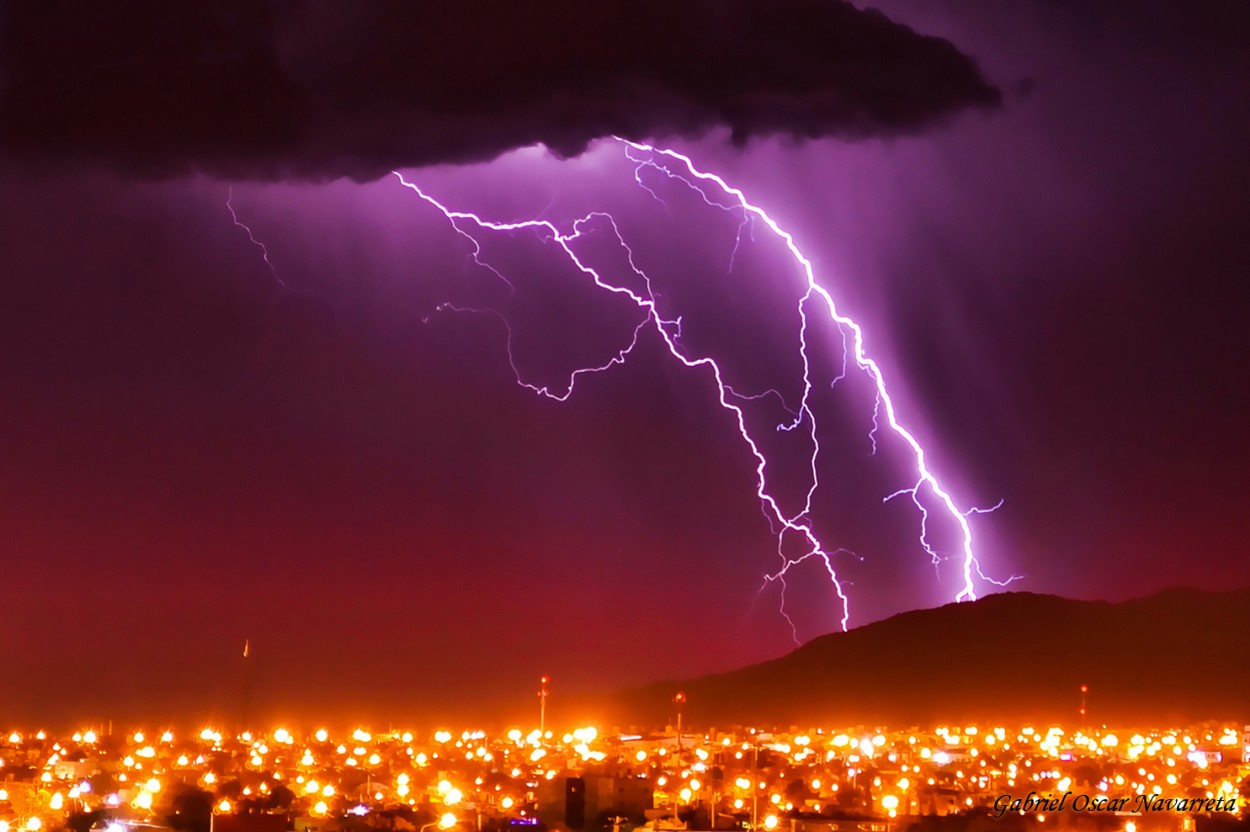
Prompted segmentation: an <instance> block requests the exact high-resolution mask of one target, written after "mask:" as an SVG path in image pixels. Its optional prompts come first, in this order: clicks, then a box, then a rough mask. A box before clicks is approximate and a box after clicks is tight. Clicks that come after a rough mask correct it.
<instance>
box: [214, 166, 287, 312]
mask: <svg viewBox="0 0 1250 832" xmlns="http://www.w3.org/2000/svg"><path fill="white" fill-rule="evenodd" d="M226 210H227V211H229V212H230V219H231V220H232V221H233V222H234V226H235V228H241V229H242V230H243V233H245V234H247V239H248V240H250V241H251V243H252V245H254V246H256V247H257V248H258V249H260V258H261V260H263V261H265V267H266V268H268V269H269V274H271V275H273V279H274V282H275V283H277V284H278V285H279V286H281V287H282V288H283V289H285V288H286V284H285V283H283V282H282V278H280V277H278V270H277V269H276V268H274V265H273V261H271V260H270V259H269V248H268V246H266V245H265V244H264V243H262V242H261V241H260V240H258V239H256V235H255V234H253V233H252V228H251V226H249V225H247V224H246V223H244V222H243V221H242V220H240V219H239V215H238V213H237V212H236V211H235V210H234V187H233V186H231V187H230V189H229V190H227V191H226Z"/></svg>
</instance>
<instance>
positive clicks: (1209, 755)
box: [0, 725, 1246, 832]
mask: <svg viewBox="0 0 1250 832" xmlns="http://www.w3.org/2000/svg"><path fill="white" fill-rule="evenodd" d="M119 740H120V741H119ZM1243 745H1244V743H1243V737H1242V734H1241V733H1240V731H1238V730H1237V729H1235V728H1234V727H1232V726H1218V727H1211V726H1205V727H1195V728H1189V729H1175V730H1152V731H1147V730H1140V729H1137V730H1127V729H1126V730H1118V729H1117V730H1112V729H1105V728H1104V729H1069V728H1064V727H1062V726H1045V727H1040V726H1021V727H1017V728H1011V729H1008V728H1007V727H1005V726H992V727H979V726H971V725H969V726H960V727H954V726H940V727H937V728H935V729H933V730H930V731H926V732H918V731H914V730H913V731H906V732H898V731H887V730H865V729H862V728H857V729H846V730H826V729H823V728H817V729H812V730H809V731H802V732H791V733H786V734H781V733H767V732H761V731H755V730H741V731H736V732H734V733H729V734H718V735H715V736H711V735H704V736H698V735H696V736H689V735H686V736H679V735H677V734H676V733H668V734H659V735H654V736H641V735H616V736H612V735H604V734H603V733H602V732H601V731H599V730H598V729H596V728H594V727H591V726H583V727H578V728H576V729H573V730H570V731H567V732H563V733H559V734H557V733H555V732H552V731H550V730H547V731H541V730H538V729H532V730H525V729H522V728H513V729H510V730H508V731H506V732H503V733H501V734H498V735H493V734H487V733H486V732H484V731H462V732H459V733H455V732H452V731H450V730H438V731H435V732H433V733H431V734H428V735H425V736H424V737H423V738H422V737H418V736H417V734H416V733H414V732H412V731H403V732H374V731H369V730H366V729H364V728H360V729H356V730H355V731H353V732H351V733H350V734H349V735H347V736H345V737H342V738H335V737H334V736H333V735H332V733H331V732H330V731H329V730H327V729H322V728H319V729H316V730H314V731H311V732H308V733H306V734H305V733H303V732H299V731H295V730H293V729H291V728H288V727H279V728H276V729H274V730H273V731H271V732H268V733H266V734H263V735H261V734H251V733H248V732H244V733H241V734H238V735H236V736H229V735H228V733H227V732H223V731H221V730H219V729H216V728H205V729H204V730H203V731H201V732H199V733H198V734H191V735H188V736H177V737H176V736H175V734H174V732H171V731H164V732H162V733H161V734H160V735H159V738H157V739H155V740H151V741H149V739H148V738H147V736H146V735H145V732H143V731H138V732H135V733H133V734H130V735H129V736H125V737H121V738H116V737H110V738H109V742H107V743H105V742H101V741H100V732H99V731H98V730H97V731H92V730H86V731H81V732H75V733H74V734H73V735H72V736H69V737H65V738H60V739H58V738H54V737H50V736H49V735H48V734H47V733H46V732H42V731H40V732H37V733H35V734H31V735H26V734H23V733H22V732H21V731H14V732H12V733H11V734H9V736H8V741H7V742H6V743H3V744H0V764H3V767H7V768H10V769H11V770H12V769H15V768H16V767H18V766H19V765H27V764H33V766H32V768H33V770H35V771H36V772H37V773H36V774H35V775H34V776H33V778H32V779H31V780H30V782H25V781H23V780H21V779H9V780H6V781H5V782H6V785H5V788H4V789H0V832H23V830H25V832H40V830H42V829H44V828H48V829H55V828H60V827H61V826H63V825H64V823H65V820H66V818H67V817H68V816H69V815H71V814H72V813H75V812H85V811H93V810H103V811H104V812H105V813H106V814H107V816H108V817H109V818H110V821H109V822H110V823H112V824H115V825H117V828H112V827H110V829H109V832H127V829H126V827H127V825H128V824H133V823H141V822H149V821H151V820H153V819H154V818H159V817H160V816H161V813H162V812H163V811H168V799H169V796H170V795H171V794H172V793H177V792H179V791H183V790H186V789H188V788H196V789H201V790H203V791H204V792H206V793H208V794H210V795H212V796H213V802H212V806H213V811H214V812H215V813H217V814H232V813H236V812H243V811H256V810H257V807H258V806H262V805H269V804H267V803H264V804H263V803H262V802H261V800H260V799H261V798H266V799H271V798H275V797H276V796H277V795H278V794H279V792H280V790H285V791H286V792H287V797H286V803H285V804H283V806H282V810H283V811H286V812H292V813H296V814H302V815H304V816H305V817H306V818H308V819H309V823H311V824H313V825H315V824H316V823H317V822H318V820H319V819H320V820H329V819H333V818H337V817H344V816H346V815H348V814H355V815H361V814H368V813H370V812H373V811H376V810H380V809H388V808H397V807H398V808H405V807H406V808H408V809H411V810H414V811H421V812H425V813H426V816H427V817H429V818H430V822H429V823H428V824H427V825H428V826H429V827H430V828H433V827H435V826H437V827H438V828H440V829H450V828H451V827H453V826H456V825H457V823H459V820H458V819H459V818H462V817H473V818H481V817H497V818H507V817H530V818H533V817H535V816H536V815H537V814H538V813H539V812H540V809H541V807H540V806H539V805H538V794H539V792H540V788H541V785H542V783H543V782H544V781H552V780H555V779H556V778H559V777H566V776H595V775H600V776H606V777H617V778H620V777H628V778H634V779H638V780H640V781H645V783H646V784H647V785H649V786H650V788H651V789H652V794H653V804H654V806H655V807H658V808H661V809H664V808H668V809H671V810H672V811H673V812H674V813H675V814H681V813H682V812H684V811H689V810H694V809H696V808H698V809H703V810H705V811H712V812H715V813H717V814H718V815H719V816H720V817H721V818H733V819H735V820H737V821H738V822H739V823H740V824H742V825H744V826H746V825H750V826H754V827H760V826H762V827H763V828H765V829H774V828H776V827H778V825H779V824H780V823H781V822H782V821H783V820H785V819H786V818H798V817H805V816H810V815H815V816H821V815H829V814H830V813H833V814H835V815H836V814H837V813H838V812H844V813H845V812H854V813H861V814H869V815H872V816H878V817H884V818H894V817H900V816H906V815H916V814H950V813H958V812H978V811H993V809H994V806H995V804H996V802H998V803H1000V804H1001V803H1002V798H1003V796H1004V795H1007V796H1010V795H1016V794H1019V795H1022V796H1023V795H1029V796H1032V798H1033V799H1034V800H1035V801H1043V800H1052V801H1053V800H1057V799H1058V798H1059V797H1061V796H1062V795H1063V794H1065V793H1073V792H1074V791H1080V792H1081V794H1082V795H1084V796H1085V799H1086V801H1087V802H1091V801H1092V802H1096V801H1098V800H1100V799H1103V798H1105V799H1106V800H1116V799H1123V800H1126V801H1127V800H1133V799H1138V798H1140V799H1141V800H1143V801H1146V802H1147V803H1150V804H1151V805H1153V803H1154V802H1158V803H1160V804H1162V803H1164V802H1166V801H1169V800H1170V801H1172V804H1168V805H1173V804H1175V803H1176V801H1177V800H1181V799H1183V800H1185V801H1186V803H1185V804H1184V805H1186V806H1188V805H1189V802H1190V801H1199V802H1201V801H1208V802H1210V801H1215V800H1219V801H1222V803H1221V805H1224V804H1227V805H1228V806H1232V807H1236V808H1234V810H1233V811H1234V813H1239V812H1240V807H1239V794H1238V791H1239V788H1240V784H1241V782H1242V780H1243V779H1244V777H1245V774H1246V769H1243V768H1242V759H1243V755H1244V754H1245V751H1246V749H1245V748H1243ZM3 767H0V772H2V771H3ZM245 781H246V782H247V783H251V784H257V785H254V786H253V785H243V783H244V782H245ZM1010 805H1014V804H1010ZM1019 805H1020V806H1021V807H1025V806H1028V807H1030V808H1033V807H1036V806H1040V805H1045V804H1043V803H1038V802H1034V803H1026V802H1024V801H1023V800H1022V801H1021V802H1020V804H1019ZM1178 805H1179V804H1178ZM1020 811H1022V812H1027V811H1028V810H1027V809H1021V810H1020ZM1032 814H1034V815H1036V817H1035V820H1036V821H1037V822H1044V818H1045V813H1044V812H1040V811H1037V812H1032ZM1126 832H1127V831H1126Z"/></svg>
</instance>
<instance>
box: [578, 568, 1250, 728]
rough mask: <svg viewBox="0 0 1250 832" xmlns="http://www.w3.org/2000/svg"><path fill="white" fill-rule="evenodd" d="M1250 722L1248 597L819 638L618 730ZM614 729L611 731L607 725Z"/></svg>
mask: <svg viewBox="0 0 1250 832" xmlns="http://www.w3.org/2000/svg"><path fill="white" fill-rule="evenodd" d="M1082 684H1084V685H1088V686H1089V693H1088V697H1087V698H1088V708H1089V720H1090V721H1091V722H1095V723H1116V722H1120V721H1129V720H1145V721H1149V722H1152V723H1165V722H1172V721H1196V720H1205V719H1245V718H1247V717H1250V589H1243V590H1237V591H1232V592H1222V593H1215V592H1203V591H1199V590H1191V589H1174V590H1168V591H1166V592H1163V593H1160V594H1158V595H1154V596H1151V597H1149V598H1141V599H1137V600H1132V601H1124V602H1121V603H1115V604H1113V603H1108V602H1105V601H1073V600H1069V599H1065V598H1059V597H1055V596H1052V595H1037V594H1032V593H1026V592H1008V593H1001V594H997V595H990V596H988V597H986V598H983V599H981V600H979V601H976V602H974V603H963V604H949V605H947V606H944V607H939V608H937V609H930V610H917V611H914V612H907V613H903V614H901V615H896V616H894V617H893V618H889V619H887V620H885V621H879V622H876V623H874V624H869V625H867V626H864V627H860V628H857V629H854V630H851V631H850V632H846V633H834V634H831V635H826V636H821V637H819V638H816V639H813V640H812V641H811V642H809V643H807V644H805V645H803V646H802V647H799V648H798V649H796V650H795V651H794V652H792V653H790V654H788V655H786V656H783V657H781V658H779V659H775V660H773V661H768V662H763V663H761V664H757V665H752V666H749V667H744V668H742V669H740V670H734V671H731V672H728V673H720V674H716V675H713V676H705V677H703V678H699V679H692V680H683V681H673V682H663V683H657V684H652V685H647V686H645V687H641V688H635V689H632V690H628V691H624V692H622V693H620V694H618V695H617V696H616V697H614V698H613V700H612V701H611V702H609V703H604V704H605V706H606V713H604V714H602V715H603V716H606V717H607V718H608V719H609V720H614V721H616V722H618V723H619V724H661V725H662V724H664V723H665V722H666V721H671V719H672V714H673V705H672V697H673V694H674V692H675V691H677V690H678V689H681V690H683V691H684V692H685V693H686V696H687V700H688V701H687V705H686V711H685V713H686V720H687V724H689V725H698V726H708V725H718V726H728V725H747V724H749V725H791V724H800V725H811V724H817V723H826V724H860V723H868V724H872V723H878V724H890V725H896V726H903V725H911V724H933V723H937V722H945V721H954V722H960V721H970V720H976V721H978V722H982V723H983V722H985V721H988V720H992V719H997V720H1011V721H1018V720H1062V721H1063V722H1065V723H1068V724H1075V723H1076V722H1077V721H1078V720H1079V719H1080V717H1079V715H1078V708H1079V705H1080V693H1079V688H1080V686H1081V685H1082ZM609 724H610V723H609Z"/></svg>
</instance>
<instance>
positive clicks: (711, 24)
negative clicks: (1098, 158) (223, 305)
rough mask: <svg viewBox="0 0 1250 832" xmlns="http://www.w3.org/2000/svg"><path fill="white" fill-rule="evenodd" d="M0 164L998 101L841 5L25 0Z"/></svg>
mask: <svg viewBox="0 0 1250 832" xmlns="http://www.w3.org/2000/svg"><path fill="white" fill-rule="evenodd" d="M2 31H3V35H2V36H3V38H4V43H3V48H2V49H0V56H2V57H0V61H2V64H0V66H2V67H3V69H2V71H0V153H2V154H3V155H4V156H7V157H9V158H10V159H12V160H17V161H19V162H23V163H39V162H43V163H50V164H82V163H85V164H87V165H93V166H104V167H108V168H110V169H113V170H117V171H120V172H122V173H124V174H127V175H132V176H137V177H167V176H179V175H184V174H187V173H192V172H201V173H207V174H210V175H216V176H223V177H229V178H235V179H248V178H251V179H309V180H321V179H332V178H338V177H351V178H354V179H358V180H368V179H373V178H376V177H378V176H381V175H383V174H385V173H386V172H387V171H389V170H392V169H395V168H400V167H411V166H422V165H429V164H438V163H460V162H473V161H480V160H484V159H489V158H492V157H494V156H497V155H499V154H500V153H503V152H506V151H508V150H510V149H513V148H517V147H523V146H528V145H533V144H538V143H541V144H544V145H546V146H548V147H550V148H552V149H553V150H554V151H556V152H557V153H560V154H563V155H575V154H577V153H579V152H581V151H582V150H583V149H585V147H586V146H587V145H588V144H589V143H590V142H592V141H594V140H595V139H598V138H601V137H604V136H609V135H620V136H626V137H630V138H643V137H662V138H663V137H674V136H682V137H692V136H697V135H700V134H703V133H705V132H708V131H710V130H727V131H729V133H730V134H731V135H732V137H733V139H734V140H735V141H737V142H745V141H748V140H750V139H751V138H754V137H760V136H767V135H790V136H795V137H800V138H819V137H828V136H833V137H842V138H866V137H873V136H894V135H905V134H912V133H916V132H919V131H922V130H924V129H926V128H929V127H931V126H933V125H935V124H939V123H941V122H942V121H943V120H945V119H947V118H949V117H950V116H952V115H953V114H955V113H957V112H959V111H961V110H964V109H967V108H969V107H992V106H996V105H997V104H998V103H999V100H1000V98H999V93H998V91H997V90H996V89H995V88H994V87H993V86H991V85H990V84H989V83H988V82H987V81H986V80H985V79H984V78H983V77H982V75H981V73H980V71H979V70H978V69H977V67H976V65H975V63H974V62H973V61H972V60H971V59H970V58H969V57H968V56H966V55H964V54H963V53H961V52H960V51H959V50H958V49H957V48H956V47H955V46H953V45H952V44H951V43H949V42H948V41H945V40H942V39H939V38H934V37H928V36H924V35H920V34H917V33H916V32H913V31H912V30H910V29H908V28H907V27H905V26H902V25H900V24H897V23H894V22H892V21H890V20H889V19H887V18H886V17H885V16H884V15H882V14H880V13H878V12H875V11H871V10H868V11H861V10H858V9H856V8H854V7H852V6H851V5H849V4H848V3H845V2H841V0H768V1H767V2H764V0H751V1H750V2H748V0H702V1H701V2H677V0H631V2H617V1H616V0H590V1H589V2H588V0H554V1H553V0H545V1H542V2H530V3H515V4H504V3H498V2H472V0H448V2H436V1H435V0H422V1H421V2H407V0H353V2H351V3H341V2H332V0H325V2H283V1H282V0H274V2H270V3H268V4H264V3H258V2H256V0H216V1H215V2H199V3H195V4H184V3H169V2H167V0H112V2H109V3H81V2H77V0H73V1H72V2H71V0H14V2H12V3H11V4H10V5H9V6H8V7H7V11H6V14H5V18H4V21H3V30H2Z"/></svg>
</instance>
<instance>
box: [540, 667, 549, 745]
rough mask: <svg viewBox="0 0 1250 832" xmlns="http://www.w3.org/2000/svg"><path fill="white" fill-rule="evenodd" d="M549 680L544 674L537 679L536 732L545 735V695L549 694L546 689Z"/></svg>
mask: <svg viewBox="0 0 1250 832" xmlns="http://www.w3.org/2000/svg"><path fill="white" fill-rule="evenodd" d="M549 681H551V680H550V679H548V678H547V677H546V676H542V677H541V678H539V680H538V733H540V734H543V735H546V733H547V697H548V696H549V695H550V694H549V693H548V691H547V683H548V682H549Z"/></svg>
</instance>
